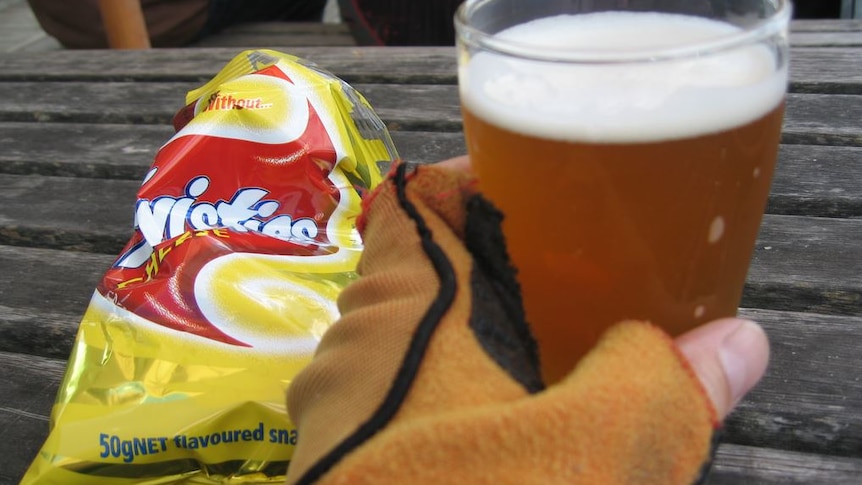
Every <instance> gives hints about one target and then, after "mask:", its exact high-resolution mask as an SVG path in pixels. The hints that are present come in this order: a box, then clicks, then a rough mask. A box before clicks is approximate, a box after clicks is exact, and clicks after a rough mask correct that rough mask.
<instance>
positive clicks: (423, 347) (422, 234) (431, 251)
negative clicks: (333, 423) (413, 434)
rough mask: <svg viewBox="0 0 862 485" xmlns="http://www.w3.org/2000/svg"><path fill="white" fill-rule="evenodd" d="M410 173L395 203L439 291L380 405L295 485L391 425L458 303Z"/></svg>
mask: <svg viewBox="0 0 862 485" xmlns="http://www.w3.org/2000/svg"><path fill="white" fill-rule="evenodd" d="M407 169H408V166H407V165H406V164H399V165H398V166H397V167H396V169H395V173H394V174H393V176H392V177H391V181H392V184H393V185H394V188H395V193H396V200H397V203H398V205H399V206H400V207H401V209H402V210H403V211H404V213H405V214H406V215H407V218H408V219H410V220H412V221H413V222H414V224H415V225H416V232H417V234H418V235H419V240H420V244H421V246H422V250H423V252H424V253H425V255H426V256H427V257H428V259H429V261H430V262H431V265H432V267H433V268H434V271H435V273H436V274H437V276H438V278H439V280H440V288H439V290H438V292H437V295H436V296H435V297H434V299H433V300H432V301H431V304H430V305H429V306H428V309H427V310H426V312H425V314H424V315H423V316H422V319H421V320H420V322H419V325H418V326H417V327H416V331H415V333H414V334H413V338H411V340H410V344H409V345H408V348H407V352H406V355H405V356H404V359H403V360H402V362H401V366H400V367H399V369H398V372H397V374H396V376H395V379H393V382H392V386H390V388H389V391H387V393H386V397H385V398H384V399H383V402H382V403H381V405H380V406H379V407H378V408H377V409H376V410H375V411H374V413H373V414H372V415H371V417H370V418H368V420H366V421H365V422H363V423H362V424H361V425H360V426H359V427H358V428H357V429H356V430H355V431H354V432H353V433H351V434H350V435H349V436H347V437H346V438H345V439H344V440H342V441H341V442H339V443H338V444H337V445H336V446H335V447H334V448H333V449H332V450H330V451H329V452H328V453H327V454H326V455H324V456H323V457H322V458H321V459H320V460H318V461H317V462H316V463H314V465H312V466H311V467H310V468H309V469H308V470H307V471H306V472H305V473H304V474H303V475H302V476H301V477H300V478H299V479H298V480H297V481H296V485H302V484H311V483H314V482H316V481H317V480H319V479H320V478H321V477H323V476H324V475H325V474H326V473H328V472H329V471H330V470H331V469H332V468H334V467H335V466H336V465H337V464H338V462H339V461H340V460H341V459H342V458H343V457H344V456H346V455H348V454H349V453H351V452H352V451H353V450H355V449H356V448H358V447H360V446H361V445H363V444H364V443H365V442H366V441H368V440H369V439H371V438H372V437H373V436H374V435H375V434H377V432H378V431H380V430H382V429H383V428H384V427H386V425H387V424H389V422H390V421H391V420H392V418H393V417H394V416H395V414H396V413H397V412H398V410H399V409H400V407H401V404H402V403H403V402H404V400H405V398H406V397H407V394H408V393H409V391H410V387H411V386H412V384H413V381H414V380H415V378H416V375H417V374H418V372H419V367H420V364H421V363H422V359H423V358H424V356H425V352H426V351H427V349H428V346H429V344H430V342H431V338H432V337H433V335H434V332H435V330H436V329H437V327H438V326H439V324H440V322H441V321H442V320H443V316H444V315H445V314H446V313H447V312H448V310H449V309H450V308H451V307H452V304H453V303H454V301H455V295H456V294H457V286H458V282H457V278H456V274H455V268H454V267H453V266H452V263H451V262H450V261H449V258H448V257H447V256H446V253H445V252H444V251H443V249H442V248H441V247H440V246H439V245H438V244H437V243H436V242H434V240H433V233H432V231H431V229H430V228H429V227H428V225H427V224H426V222H425V219H424V218H423V217H422V215H421V214H420V212H419V210H418V209H417V208H416V206H415V205H414V204H413V203H412V202H411V201H410V200H409V198H408V195H407V182H408V179H409V178H410V177H409V174H408V173H407Z"/></svg>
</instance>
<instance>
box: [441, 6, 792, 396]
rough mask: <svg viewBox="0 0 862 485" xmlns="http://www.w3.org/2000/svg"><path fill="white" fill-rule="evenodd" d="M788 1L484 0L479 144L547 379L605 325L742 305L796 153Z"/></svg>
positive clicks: (476, 117) (470, 33) (468, 116)
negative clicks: (779, 179)
mask: <svg viewBox="0 0 862 485" xmlns="http://www.w3.org/2000/svg"><path fill="white" fill-rule="evenodd" d="M790 17H791V5H790V4H789V2H788V1H786V0H762V1H759V0H728V1H722V2H716V1H706V0H704V1H699V0H665V1H661V0H656V1H650V0H638V1H632V0H629V1H626V0H594V1H560V0H529V1H527V0H476V1H473V0H467V1H466V3H464V4H463V5H462V6H461V8H460V9H459V11H458V13H457V14H456V18H455V24H456V30H457V44H458V64H459V66H458V68H459V71H458V79H459V89H460V97H461V106H462V112H463V117H464V132H465V136H466V140H467V151H468V153H469V155H470V157H471V160H472V165H473V168H474V170H475V172H476V175H477V177H478V184H479V190H480V191H481V192H482V193H483V194H484V195H485V196H486V197H487V198H489V199H490V200H491V201H492V202H493V203H494V204H495V205H496V206H497V207H498V208H499V209H500V210H501V211H502V212H503V216H504V219H503V233H504V235H505V237H506V241H507V245H508V250H509V254H510V256H511V258H512V262H513V264H514V265H515V267H516V269H517V271H518V273H517V275H518V281H519V283H520V285H521V290H522V295H523V302H524V308H525V311H526V317H527V321H528V322H529V324H530V326H531V329H532V331H533V335H534V336H535V338H536V340H537V343H538V347H539V356H540V360H541V367H542V374H543V376H544V378H545V381H546V383H549V384H550V383H554V382H556V381H559V380H560V379H561V378H563V377H564V376H565V375H567V374H568V373H569V372H571V370H572V369H573V368H574V366H575V364H576V363H577V361H578V360H579V359H580V357H582V356H583V355H584V354H585V353H586V352H587V351H588V350H589V349H590V348H591V347H592V346H593V345H594V344H595V343H596V342H597V340H598V338H599V337H600V335H601V334H602V333H603V331H604V330H605V329H607V328H608V327H610V326H612V325H613V324H615V323H617V322H620V321H623V320H628V319H636V320H644V321H649V322H652V323H653V324H655V325H658V326H660V327H662V328H664V329H665V330H667V331H668V332H669V333H670V334H671V335H679V334H680V333H683V332H685V331H686V330H689V329H691V328H693V327H695V326H698V325H700V324H703V323H705V322H707V321H710V320H714V319H716V318H719V317H728V316H733V315H735V314H736V311H737V308H738V306H739V303H740V299H741V296H742V290H743V286H744V283H745V278H746V273H747V271H748V265H749V262H750V259H751V255H752V251H753V249H754V244H755V240H756V237H757V233H758V229H759V225H760V220H761V217H762V215H763V212H764V209H765V206H766V201H767V196H768V194H769V188H770V183H771V179H772V173H773V169H774V167H775V161H776V156H777V150H778V143H779V138H780V132H781V125H782V117H783V110H784V98H785V92H786V87H787V80H788V79H787V78H788V45H787V27H788V23H789V19H790Z"/></svg>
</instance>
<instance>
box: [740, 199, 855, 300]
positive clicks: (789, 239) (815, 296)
mask: <svg viewBox="0 0 862 485" xmlns="http://www.w3.org/2000/svg"><path fill="white" fill-rule="evenodd" d="M850 241H862V219H826V218H819V217H798V216H780V215H766V216H764V218H763V223H762V224H761V228H760V235H759V236H758V239H757V243H756V246H755V251H754V256H753V258H752V261H751V267H750V269H749V272H748V280H747V283H746V285H745V292H744V294H743V299H742V306H745V307H752V308H766V309H776V310H779V309H780V310H789V311H800V312H801V311H807V312H814V313H830V314H840V315H862V291H860V289H862V247H860V246H859V245H858V244H851V243H850Z"/></svg>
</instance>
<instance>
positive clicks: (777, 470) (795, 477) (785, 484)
mask: <svg viewBox="0 0 862 485" xmlns="http://www.w3.org/2000/svg"><path fill="white" fill-rule="evenodd" d="M860 475H862V459H859V458H840V457H832V456H824V455H817V454H807V453H794V452H787V451H783V450H771V449H768V448H754V447H750V446H735V445H720V446H719V447H718V452H717V453H716V458H715V464H714V465H713V467H712V473H711V474H710V476H709V479H707V481H706V484H705V485H825V484H829V485H858V484H859V476H860Z"/></svg>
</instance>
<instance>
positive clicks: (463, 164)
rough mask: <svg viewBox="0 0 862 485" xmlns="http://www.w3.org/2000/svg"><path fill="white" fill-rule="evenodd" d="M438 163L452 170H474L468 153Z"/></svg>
mask: <svg viewBox="0 0 862 485" xmlns="http://www.w3.org/2000/svg"><path fill="white" fill-rule="evenodd" d="M437 165H439V166H440V167H444V168H447V169H451V170H461V171H465V172H471V171H472V170H471V168H470V157H468V156H467V155H461V156H459V157H455V158H450V159H449V160H444V161H442V162H439V163H437Z"/></svg>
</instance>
